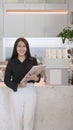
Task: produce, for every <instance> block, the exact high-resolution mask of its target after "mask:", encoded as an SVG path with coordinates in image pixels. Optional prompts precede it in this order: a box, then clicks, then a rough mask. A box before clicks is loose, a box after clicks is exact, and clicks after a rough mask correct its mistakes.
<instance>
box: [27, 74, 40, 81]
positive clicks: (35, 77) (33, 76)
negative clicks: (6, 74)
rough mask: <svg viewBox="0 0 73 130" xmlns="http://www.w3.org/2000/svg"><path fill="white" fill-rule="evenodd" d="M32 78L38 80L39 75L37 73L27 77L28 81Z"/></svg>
mask: <svg viewBox="0 0 73 130" xmlns="http://www.w3.org/2000/svg"><path fill="white" fill-rule="evenodd" d="M30 80H34V81H38V76H37V75H36V74H29V76H28V77H27V81H30Z"/></svg>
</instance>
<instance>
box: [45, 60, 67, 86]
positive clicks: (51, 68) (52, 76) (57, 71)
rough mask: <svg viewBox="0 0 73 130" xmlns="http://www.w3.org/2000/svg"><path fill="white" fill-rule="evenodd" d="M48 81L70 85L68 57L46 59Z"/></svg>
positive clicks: (51, 83) (50, 83)
mask: <svg viewBox="0 0 73 130" xmlns="http://www.w3.org/2000/svg"><path fill="white" fill-rule="evenodd" d="M45 65H46V66H47V67H46V70H45V76H46V83H47V84H48V85H68V69H69V60H68V59H48V60H45Z"/></svg>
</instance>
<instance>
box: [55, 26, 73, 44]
mask: <svg viewBox="0 0 73 130" xmlns="http://www.w3.org/2000/svg"><path fill="white" fill-rule="evenodd" d="M57 36H58V37H61V38H62V42H63V44H64V43H65V40H66V39H68V40H73V39H72V38H73V30H72V29H71V27H66V28H64V29H63V31H62V32H60V33H59V34H58V35H57Z"/></svg>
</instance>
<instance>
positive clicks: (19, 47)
mask: <svg viewBox="0 0 73 130" xmlns="http://www.w3.org/2000/svg"><path fill="white" fill-rule="evenodd" d="M26 51H27V48H26V45H25V43H24V42H23V41H20V42H19V43H18V45H17V53H18V56H25V54H26Z"/></svg>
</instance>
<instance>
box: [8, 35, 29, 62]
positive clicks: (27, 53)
mask: <svg viewBox="0 0 73 130" xmlns="http://www.w3.org/2000/svg"><path fill="white" fill-rule="evenodd" d="M20 41H22V42H24V44H25V45H26V48H27V51H26V54H25V55H26V58H30V57H31V54H30V49H29V43H28V41H27V40H26V39H25V38H23V37H19V38H18V39H17V40H16V41H15V44H14V47H13V52H12V56H11V58H10V59H11V60H12V59H15V58H16V57H18V53H17V45H18V43H19V42H20Z"/></svg>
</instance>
